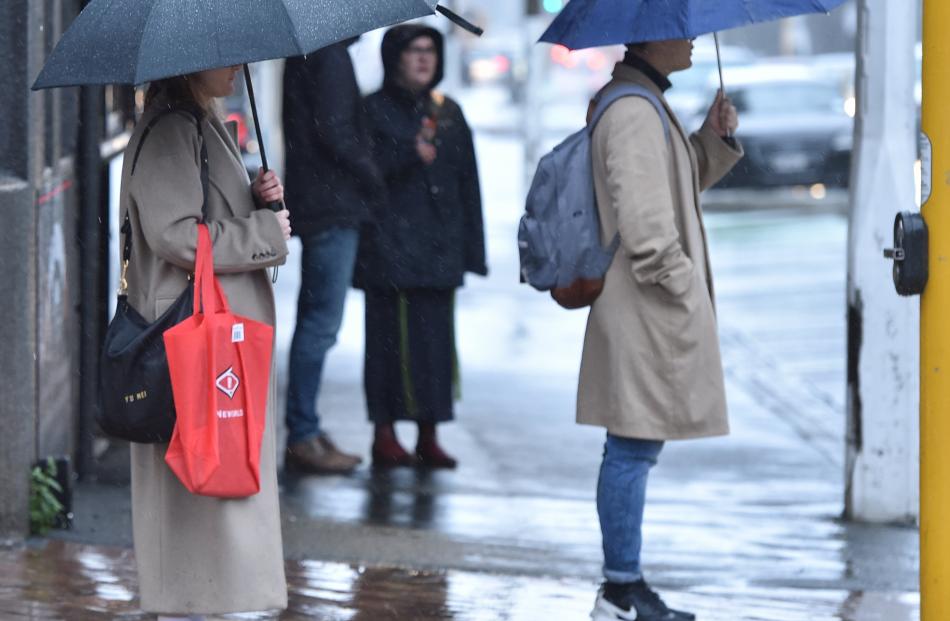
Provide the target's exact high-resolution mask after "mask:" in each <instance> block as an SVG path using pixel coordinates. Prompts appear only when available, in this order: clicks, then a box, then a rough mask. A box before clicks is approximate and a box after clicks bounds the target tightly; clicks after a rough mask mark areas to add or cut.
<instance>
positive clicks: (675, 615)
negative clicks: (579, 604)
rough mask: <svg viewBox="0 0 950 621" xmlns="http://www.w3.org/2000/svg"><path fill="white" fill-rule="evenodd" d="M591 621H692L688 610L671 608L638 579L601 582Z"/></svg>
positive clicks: (694, 617)
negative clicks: (625, 581)
mask: <svg viewBox="0 0 950 621" xmlns="http://www.w3.org/2000/svg"><path fill="white" fill-rule="evenodd" d="M590 618H591V619H592V620H593V621H695V619H696V615H694V614H692V613H690V612H682V611H680V610H673V609H671V608H669V607H668V606H667V605H666V604H664V603H663V600H662V599H660V596H659V595H657V593H656V591H654V590H653V589H651V588H650V585H648V584H647V583H646V581H645V580H643V579H642V578H641V579H640V580H638V581H637V582H629V583H627V584H617V583H613V582H605V583H604V586H602V587H601V589H600V592H599V593H597V601H596V602H595V603H594V610H593V612H591V613H590Z"/></svg>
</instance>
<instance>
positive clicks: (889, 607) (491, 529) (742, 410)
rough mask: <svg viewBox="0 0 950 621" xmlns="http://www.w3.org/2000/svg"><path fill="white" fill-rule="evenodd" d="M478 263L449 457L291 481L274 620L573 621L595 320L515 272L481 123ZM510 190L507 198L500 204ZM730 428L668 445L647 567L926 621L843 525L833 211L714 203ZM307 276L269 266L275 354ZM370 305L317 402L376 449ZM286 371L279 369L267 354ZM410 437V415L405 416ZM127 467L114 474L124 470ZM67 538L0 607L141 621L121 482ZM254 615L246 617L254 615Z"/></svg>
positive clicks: (28, 558) (592, 463) (786, 609)
mask: <svg viewBox="0 0 950 621" xmlns="http://www.w3.org/2000/svg"><path fill="white" fill-rule="evenodd" d="M478 148H479V153H480V161H482V162H486V163H489V164H488V165H489V166H490V167H495V169H493V170H487V171H485V174H484V175H483V178H484V184H485V197H486V210H487V212H486V230H487V232H488V237H489V239H488V244H489V248H488V251H489V256H490V258H491V268H492V274H491V276H490V277H489V278H488V279H484V280H483V279H472V280H471V281H470V283H469V286H468V287H467V288H466V289H464V290H463V291H462V292H461V294H460V295H459V297H458V313H459V314H458V326H459V334H458V346H459V352H460V356H461V363H462V380H463V385H462V388H463V391H462V392H463V400H462V402H461V403H460V404H459V407H458V420H457V421H456V422H455V423H454V424H452V425H446V426H445V427H444V433H443V440H444V443H445V445H446V447H448V448H449V449H450V450H451V451H452V452H453V453H454V454H455V455H456V456H457V457H458V458H459V459H460V462H461V466H460V468H459V470H458V471H456V472H435V473H425V472H419V471H415V470H410V469H405V470H399V471H394V472H390V473H383V474H378V473H375V474H374V473H373V472H371V471H370V470H369V469H368V468H365V467H364V468H363V469H361V470H359V471H358V472H357V473H355V474H354V475H352V476H348V477H287V476H284V477H282V479H281V481H282V517H283V532H284V552H285V556H286V557H287V558H288V559H289V560H288V579H289V588H290V609H289V610H288V611H286V612H285V613H283V614H282V615H281V616H280V617H279V618H280V619H327V620H337V619H339V620H352V619H357V620H361V621H369V620H373V621H383V620H389V619H392V620H399V621H404V620H405V621H413V620H419V621H430V620H431V621H443V620H444V621H450V620H452V621H500V620H505V621H541V620H544V621H562V620H563V621H575V620H582V619H586V618H588V613H589V611H590V608H591V604H592V603H593V599H594V594H595V592H596V588H597V585H598V582H599V575H600V562H601V551H600V532H599V528H598V523H597V515H596V510H595V505H594V491H595V483H596V478H597V471H598V466H599V461H600V455H601V450H602V445H603V431H602V430H599V429H594V428H582V427H578V426H577V425H575V424H574V412H573V401H574V395H575V389H576V381H577V364H578V360H579V355H580V347H581V342H582V337H583V331H584V323H585V319H586V314H585V313H582V312H566V311H563V310H561V309H560V308H558V307H557V306H556V305H555V304H553V303H552V302H551V301H550V299H549V298H548V297H547V296H545V295H542V294H539V293H537V292H534V291H532V290H530V289H528V288H527V287H525V286H522V285H519V284H518V270H517V247H516V245H515V244H514V243H513V241H512V240H513V239H514V231H515V230H516V227H517V219H518V216H519V215H520V211H521V206H520V205H519V204H518V202H517V200H515V198H516V197H518V196H520V195H521V187H520V179H519V178H518V175H517V174H511V173H510V172H507V171H517V170H520V169H521V165H522V162H521V160H520V158H521V148H520V145H519V144H517V143H516V142H514V141H511V140H505V139H503V138H498V137H490V138H487V139H486V138H480V139H479V141H478ZM513 197H515V198H513ZM707 225H708V229H709V237H710V245H711V253H712V263H713V269H714V270H715V273H716V275H717V288H718V309H719V320H720V332H721V341H722V351H723V358H724V363H725V371H726V381H727V397H728V401H729V408H730V416H731V422H732V428H733V429H732V434H731V435H730V436H728V437H726V438H718V439H712V440H704V441H696V442H682V443H669V444H668V445H667V447H666V448H665V449H664V452H663V454H662V456H661V459H660V464H659V465H658V467H657V468H656V469H655V470H654V472H653V474H652V475H651V480H650V489H649V491H648V504H647V511H646V522H645V527H644V529H645V533H644V535H645V541H644V551H643V559H644V566H645V573H646V575H647V577H648V579H649V580H650V581H651V582H652V583H654V584H655V586H657V588H658V589H659V590H660V591H661V592H662V593H663V594H664V596H665V597H666V598H667V599H668V601H669V602H670V603H671V604H675V605H677V606H680V607H683V608H687V609H691V610H694V611H696V612H697V613H698V614H699V618H700V619H701V620H702V621H916V620H917V619H919V612H918V610H919V597H918V595H917V580H918V577H917V572H918V565H919V558H918V552H917V549H918V547H917V546H918V538H917V531H916V529H915V528H913V527H900V526H861V525H854V524H848V523H845V522H843V521H842V520H841V515H842V511H843V496H844V491H843V490H844V481H843V470H844V468H843V465H842V461H843V460H842V456H843V454H844V440H843V430H844V413H843V407H844V406H843V397H844V369H845V365H844V358H845V349H844V339H845V334H846V332H845V314H844V302H845V297H844V278H845V274H844V269H845V261H844V257H845V243H846V242H845V239H846V223H845V221H844V219H843V218H842V217H841V216H840V215H838V214H836V213H833V212H821V211H819V212H810V211H802V210H792V211H787V210H786V211H776V210H764V211H759V212H743V213H741V214H739V213H715V214H710V215H709V216H708V217H707ZM298 274H299V270H298V269H297V268H296V267H294V265H293V264H291V265H288V267H287V268H286V269H282V270H281V278H280V282H279V283H278V286H277V298H278V304H279V307H280V309H281V322H280V325H279V326H278V345H279V347H278V352H277V355H278V360H279V361H281V364H285V363H286V353H287V345H288V342H289V338H290V329H291V328H292V326H293V308H294V301H295V296H296V289H297V286H298V282H297V280H296V279H297V278H298ZM362 327H363V326H362V299H361V296H360V295H359V294H357V293H354V294H352V295H351V296H350V298H349V299H348V302H347V310H346V317H345V319H344V325H343V329H342V331H341V334H340V342H339V344H338V346H337V347H336V349H334V350H333V352H332V353H331V355H330V357H329V359H328V362H327V371H326V376H325V385H324V390H323V393H322V395H321V402H320V410H321V412H322V414H323V417H324V425H325V427H326V429H327V430H329V431H330V432H331V433H332V435H333V437H334V439H335V440H336V441H337V442H338V443H339V444H340V445H341V446H342V447H344V448H346V449H349V450H353V451H356V452H359V453H361V454H362V455H363V456H364V457H367V458H368V453H369V441H370V438H371V427H370V426H369V424H368V423H367V422H366V420H365V408H364V404H363V397H362V389H361V364H362V360H361V355H362ZM279 377H281V378H285V377H286V373H285V372H284V370H283V369H282V370H281V374H280V376H279ZM399 434H400V436H401V438H402V440H403V442H404V443H405V444H407V445H411V443H412V442H413V441H414V434H413V432H412V429H411V428H410V427H406V428H403V427H399ZM118 456H119V457H120V459H118V460H117V462H118V463H117V467H116V468H115V469H114V471H115V472H119V473H124V472H127V463H125V462H123V461H122V459H121V453H118ZM75 513H76V524H75V528H74V529H73V530H72V531H67V532H58V533H55V535H54V536H55V538H56V539H57V541H52V542H43V541H40V542H37V543H36V544H35V545H31V546H30V547H28V548H21V549H12V550H5V551H0V619H3V620H4V621H5V620H6V619H8V618H9V619H44V620H47V619H49V620H53V619H67V620H73V619H75V620H77V621H85V620H87V619H95V620H98V619H113V618H116V619H136V620H137V619H148V618H149V617H148V616H146V615H143V614H142V613H141V612H139V611H138V610H137V606H136V600H135V595H134V594H135V592H136V586H135V572H134V562H133V559H132V555H131V552H130V548H129V547H130V545H131V524H130V510H129V490H128V487H127V486H125V485H123V484H121V481H119V482H118V484H108V481H105V480H104V481H102V482H100V483H99V484H95V483H87V484H83V485H82V486H80V487H79V488H78V489H77V491H76V505H75ZM252 618H253V617H252Z"/></svg>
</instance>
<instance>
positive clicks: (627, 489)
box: [597, 433, 663, 583]
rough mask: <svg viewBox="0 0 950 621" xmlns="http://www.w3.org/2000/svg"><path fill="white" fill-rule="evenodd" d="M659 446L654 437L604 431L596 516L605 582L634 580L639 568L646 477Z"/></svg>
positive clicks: (639, 572) (659, 443) (636, 577)
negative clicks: (630, 436) (631, 436)
mask: <svg viewBox="0 0 950 621" xmlns="http://www.w3.org/2000/svg"><path fill="white" fill-rule="evenodd" d="M662 449H663V442H660V441H657V440H635V439H631V438H620V437H617V436H612V435H610V434H609V433H608V434H607V442H606V443H605V444H604V461H603V462H602V463H601V465H600V478H599V479H598V481H597V515H598V516H599V517H600V531H601V535H602V536H603V546H604V577H605V578H606V579H607V580H608V581H609V582H618V583H624V582H636V581H637V580H639V579H640V578H642V577H643V574H642V573H641V571H640V546H641V543H642V541H643V537H642V534H641V532H640V530H641V527H642V525H643V506H644V503H645V502H646V494H647V476H648V475H649V474H650V468H652V467H653V466H655V465H656V460H657V457H659V455H660V451H661V450H662Z"/></svg>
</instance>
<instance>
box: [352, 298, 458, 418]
mask: <svg viewBox="0 0 950 621" xmlns="http://www.w3.org/2000/svg"><path fill="white" fill-rule="evenodd" d="M456 379H457V364H456V358H455V291H454V290H452V289H407V290H401V291H398V290H367V291H366V353H365V358H364V367H363V385H364V388H365V391H366V406H367V409H368V413H369V419H370V421H372V422H374V423H391V422H394V421H397V420H413V421H417V422H429V423H441V422H445V421H448V420H452V418H453V417H454V413H453V400H454V399H453V397H454V394H453V393H454V391H453V389H454V385H455V383H456Z"/></svg>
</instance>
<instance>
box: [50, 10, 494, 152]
mask: <svg viewBox="0 0 950 621" xmlns="http://www.w3.org/2000/svg"><path fill="white" fill-rule="evenodd" d="M438 2H439V0H93V1H92V2H90V3H89V5H88V6H86V8H85V9H83V11H82V13H80V14H79V16H78V17H76V19H75V21H73V23H72V24H71V25H70V26H69V29H68V30H66V32H65V33H64V34H63V37H62V39H60V41H59V43H58V44H57V45H56V48H55V49H54V50H53V53H52V54H51V55H50V57H49V59H48V60H47V61H46V64H45V65H44V67H43V70H42V71H41V72H40V75H39V77H37V78H36V82H34V83H33V89H34V90H37V89H43V88H54V87H61V86H82V85H92V84H143V83H145V82H151V81H153V80H158V79H161V78H168V77H171V76H176V75H185V74H188V73H194V72H196V71H203V70H205V69H214V68H218V67H230V66H234V65H244V73H245V77H246V78H247V86H248V93H249V95H250V98H251V109H252V112H253V113H254V124H255V126H256V127H257V131H258V142H259V144H260V145H261V159H262V161H263V164H264V168H265V170H266V169H267V156H266V154H265V153H264V150H263V145H264V142H263V140H260V124H259V123H258V120H257V106H256V105H255V103H254V90H253V85H252V84H251V81H250V72H249V71H248V70H247V64H248V63H252V62H257V61H261V60H271V59H275V58H287V57H291V56H300V55H303V54H309V53H311V52H313V51H315V50H318V49H320V48H322V47H325V46H327V45H330V44H332V43H336V42H337V41H342V40H343V39H348V38H350V37H353V36H356V35H360V34H363V33H364V32H369V31H370V30H374V29H376V28H382V27H384V26H389V25H392V24H396V23H399V22H403V21H407V20H410V19H414V18H417V17H423V16H425V15H432V14H434V13H435V12H436V11H438V12H440V13H442V14H443V15H445V16H446V17H448V18H449V19H451V20H452V21H454V22H455V23H457V24H459V25H460V26H462V27H463V28H467V29H469V30H472V31H473V32H478V31H479V29H478V28H476V27H474V26H472V25H471V24H468V23H467V22H465V20H463V19H462V18H460V17H458V16H457V15H455V14H454V13H452V12H451V11H449V10H447V9H445V8H444V7H441V6H438Z"/></svg>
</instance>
